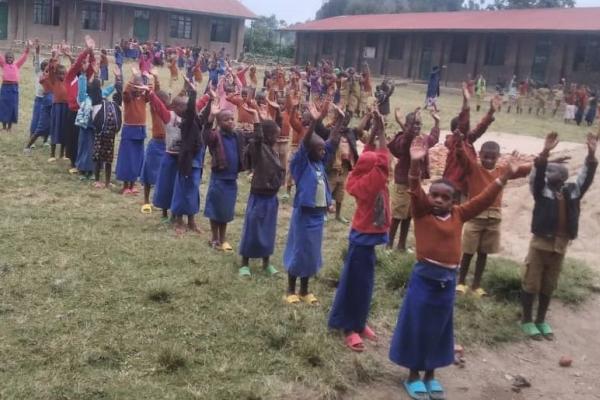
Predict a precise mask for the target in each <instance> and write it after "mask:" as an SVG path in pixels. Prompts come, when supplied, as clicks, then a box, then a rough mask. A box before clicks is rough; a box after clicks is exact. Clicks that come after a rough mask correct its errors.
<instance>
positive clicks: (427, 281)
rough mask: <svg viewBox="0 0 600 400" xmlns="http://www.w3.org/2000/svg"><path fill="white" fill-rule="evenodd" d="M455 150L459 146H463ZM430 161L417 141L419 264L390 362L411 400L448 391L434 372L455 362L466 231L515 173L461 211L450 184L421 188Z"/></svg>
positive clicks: (413, 182)
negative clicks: (403, 373) (404, 373)
mask: <svg viewBox="0 0 600 400" xmlns="http://www.w3.org/2000/svg"><path fill="white" fill-rule="evenodd" d="M457 136H458V138H460V135H457ZM456 145H457V146H461V145H462V142H460V141H459V142H457V143H456ZM426 155H427V144H426V142H425V140H424V139H423V138H421V137H417V138H415V139H414V140H413V142H412V144H411V149H410V156H411V166H410V170H409V178H410V195H411V206H412V215H413V218H414V220H415V241H416V247H417V252H416V259H417V261H416V263H415V266H414V268H413V271H412V275H411V277H410V281H409V284H408V289H407V292H406V295H405V297H404V301H403V304H402V308H401V310H400V314H399V316H398V322H397V324H396V328H395V330H394V335H393V338H392V343H391V347H390V353H389V356H390V360H391V361H393V362H394V363H396V364H398V365H400V366H403V367H405V368H408V369H409V371H410V373H409V375H408V379H407V380H406V381H405V382H404V388H405V389H406V391H407V393H408V394H409V396H410V397H411V398H413V399H422V398H425V399H426V398H428V396H429V398H433V399H443V398H445V395H444V389H443V387H442V385H441V384H440V382H439V381H438V380H437V379H435V370H436V369H438V368H442V367H445V366H448V365H452V363H453V362H454V326H453V310H454V298H455V286H456V275H457V270H458V268H459V263H460V253H461V233H462V227H463V224H464V223H465V222H466V221H468V220H470V219H472V218H474V217H475V216H477V215H479V214H480V213H481V212H482V211H484V210H485V209H486V208H488V207H489V206H490V205H492V203H493V202H494V200H495V199H496V197H497V196H498V194H499V193H500V191H501V190H502V187H503V186H504V185H505V184H506V181H507V179H508V178H509V177H510V173H511V172H514V169H515V168H513V166H512V165H511V168H510V170H509V172H508V173H507V174H506V175H504V176H502V177H501V178H499V179H496V180H495V181H494V182H492V183H491V184H490V185H489V186H488V187H487V188H486V189H485V190H484V191H483V192H481V193H480V194H479V195H478V196H477V197H475V198H473V199H471V200H469V201H467V202H466V203H463V204H462V205H460V206H457V205H454V197H455V194H454V186H453V185H452V183H450V182H448V181H447V180H444V179H441V180H437V181H434V182H433V183H432V184H431V187H430V189H429V193H425V191H424V190H423V188H422V187H421V178H420V176H421V163H422V162H423V160H424V159H425V156H426ZM422 371H424V375H423V376H422V377H421V375H420V374H421V372H422Z"/></svg>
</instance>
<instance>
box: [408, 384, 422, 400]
mask: <svg viewBox="0 0 600 400" xmlns="http://www.w3.org/2000/svg"><path fill="white" fill-rule="evenodd" d="M404 389H406V393H408V395H409V396H410V397H411V398H412V399H416V400H420V399H422V398H426V397H427V387H425V384H424V383H423V381H413V382H408V381H405V382H404Z"/></svg>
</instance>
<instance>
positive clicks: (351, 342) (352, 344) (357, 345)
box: [344, 332, 365, 353]
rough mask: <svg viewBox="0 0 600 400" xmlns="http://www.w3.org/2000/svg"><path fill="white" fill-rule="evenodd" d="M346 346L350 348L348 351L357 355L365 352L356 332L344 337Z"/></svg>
mask: <svg viewBox="0 0 600 400" xmlns="http://www.w3.org/2000/svg"><path fill="white" fill-rule="evenodd" d="M344 342H345V343H346V346H347V347H348V348H350V350H352V351H355V352H357V353H362V352H363V351H364V350H365V344H364V343H363V341H362V339H361V338H360V335H359V334H358V333H356V332H352V333H351V334H349V335H346V339H344Z"/></svg>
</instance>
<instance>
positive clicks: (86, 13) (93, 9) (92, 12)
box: [81, 3, 106, 31]
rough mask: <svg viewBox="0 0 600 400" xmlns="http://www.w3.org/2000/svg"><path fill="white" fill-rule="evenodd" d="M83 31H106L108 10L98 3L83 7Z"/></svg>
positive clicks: (86, 4)
mask: <svg viewBox="0 0 600 400" xmlns="http://www.w3.org/2000/svg"><path fill="white" fill-rule="evenodd" d="M81 29H87V30H92V31H99V30H103V31H105V30H106V9H105V8H104V7H102V6H101V5H100V4H98V3H83V4H82V5H81Z"/></svg>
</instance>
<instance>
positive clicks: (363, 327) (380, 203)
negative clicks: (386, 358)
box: [328, 114, 390, 352]
mask: <svg viewBox="0 0 600 400" xmlns="http://www.w3.org/2000/svg"><path fill="white" fill-rule="evenodd" d="M375 136H376V137H377V140H378V144H377V147H376V145H375V144H374V141H375V140H374V139H375ZM388 175H389V156H388V151H387V148H386V138H385V127H384V122H383V118H382V117H381V116H380V115H379V114H376V116H375V124H374V128H373V135H372V137H371V140H369V142H368V143H367V144H366V145H365V148H364V151H363V153H362V154H361V155H360V157H359V158H358V162H357V163H356V166H355V168H354V169H353V170H352V172H351V173H350V176H349V177H348V183H347V184H346V188H347V190H348V193H350V194H351V195H352V196H353V197H354V198H355V199H356V211H355V213H354V218H353V219H352V228H351V230H350V237H349V245H348V254H347V255H346V260H345V262H344V268H343V270H342V273H341V276H340V282H339V284H338V287H337V290H336V292H335V299H334V301H333V305H332V307H331V312H330V314H329V323H328V325H329V327H330V328H332V329H340V330H343V332H344V336H345V343H346V346H348V347H349V348H350V349H351V350H353V351H356V352H362V351H363V350H364V343H363V340H362V338H363V337H364V338H366V339H368V340H374V341H376V340H377V335H376V334H375V332H373V330H372V329H371V328H370V327H369V326H368V325H367V318H368V316H369V309H370V306H371V298H372V295H373V286H374V278H375V246H377V245H381V244H385V243H386V242H387V239H388V235H387V231H388V229H389V225H390V202H389V200H390V199H389V192H388Z"/></svg>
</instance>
